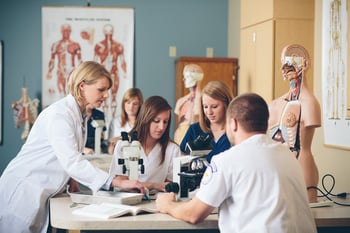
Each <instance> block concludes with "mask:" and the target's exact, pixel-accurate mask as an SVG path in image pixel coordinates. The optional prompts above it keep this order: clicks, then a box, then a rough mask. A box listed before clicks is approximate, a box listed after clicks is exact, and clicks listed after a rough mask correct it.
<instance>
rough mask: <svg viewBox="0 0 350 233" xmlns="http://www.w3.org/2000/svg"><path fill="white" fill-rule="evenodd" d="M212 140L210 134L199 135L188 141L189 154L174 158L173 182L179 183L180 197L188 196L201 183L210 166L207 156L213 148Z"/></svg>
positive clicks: (187, 149) (187, 151) (187, 152)
mask: <svg viewBox="0 0 350 233" xmlns="http://www.w3.org/2000/svg"><path fill="white" fill-rule="evenodd" d="M211 141H212V136H211V135H210V134H209V135H207V136H203V135H199V136H198V137H197V138H196V139H195V140H193V141H191V142H187V144H186V149H185V151H186V154H187V155H184V156H180V157H176V158H174V162H173V182H174V183H177V184H179V188H178V189H177V190H178V194H177V195H178V198H180V199H181V198H188V197H189V192H192V191H194V190H195V189H197V187H198V186H199V185H200V183H201V180H202V177H203V174H204V172H205V170H206V168H207V167H208V166H209V162H208V161H207V159H206V157H205V156H206V155H207V154H208V153H209V152H210V151H211V150H212V145H211ZM169 191H172V190H169Z"/></svg>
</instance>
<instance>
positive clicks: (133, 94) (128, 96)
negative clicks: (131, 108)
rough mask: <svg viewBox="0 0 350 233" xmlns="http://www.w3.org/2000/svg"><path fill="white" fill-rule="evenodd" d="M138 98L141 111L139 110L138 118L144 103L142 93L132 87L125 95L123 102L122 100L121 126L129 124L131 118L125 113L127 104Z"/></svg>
mask: <svg viewBox="0 0 350 233" xmlns="http://www.w3.org/2000/svg"><path fill="white" fill-rule="evenodd" d="M135 97H136V98H138V99H139V104H140V106H139V109H138V110H137V113H136V116H137V115H138V114H139V112H140V108H141V105H142V103H143V95H142V92H141V90H140V89H139V88H136V87H132V88H129V89H128V90H127V91H126V92H125V93H124V95H123V100H122V111H121V114H120V115H121V125H122V126H124V125H125V124H126V122H128V120H129V117H128V114H127V113H126V111H125V103H126V102H128V101H129V100H131V99H132V98H135Z"/></svg>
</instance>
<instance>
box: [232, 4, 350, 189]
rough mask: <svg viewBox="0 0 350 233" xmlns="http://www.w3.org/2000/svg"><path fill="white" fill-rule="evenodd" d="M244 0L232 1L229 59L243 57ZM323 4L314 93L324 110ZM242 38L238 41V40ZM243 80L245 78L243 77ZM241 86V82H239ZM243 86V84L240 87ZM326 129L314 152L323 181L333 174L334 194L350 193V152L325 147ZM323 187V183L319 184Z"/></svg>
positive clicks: (317, 19)
mask: <svg viewBox="0 0 350 233" xmlns="http://www.w3.org/2000/svg"><path fill="white" fill-rule="evenodd" d="M239 2H240V0H229V19H230V21H232V20H235V22H230V23H229V25H228V26H229V29H228V41H229V45H228V48H229V51H228V54H229V56H235V57H239V52H237V51H239V31H240V30H239V15H240V14H239V6H240V4H239ZM321 23H322V1H319V0H315V38H316V39H315V42H314V58H315V59H314V61H313V64H314V93H315V96H316V98H317V99H318V100H319V101H320V103H321V107H322V83H321V82H322V68H321V65H322V57H321V56H322V40H321V38H322V25H321ZM237 38H238V39H237ZM239 78H242V77H239ZM238 83H239V80H238ZM238 85H239V84H238ZM323 142H324V134H323V128H322V127H320V128H318V129H317V130H316V133H315V137H314V140H313V145H312V150H313V154H314V157H315V160H316V163H317V165H318V168H319V174H320V182H321V180H322V177H323V176H324V175H325V174H327V173H329V174H332V175H333V176H334V178H335V181H336V184H335V187H334V191H333V193H339V192H350V168H349V166H350V151H348V150H342V149H337V148H331V147H326V146H324V144H323ZM319 187H321V184H320V185H319Z"/></svg>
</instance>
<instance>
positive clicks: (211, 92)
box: [199, 80, 233, 133]
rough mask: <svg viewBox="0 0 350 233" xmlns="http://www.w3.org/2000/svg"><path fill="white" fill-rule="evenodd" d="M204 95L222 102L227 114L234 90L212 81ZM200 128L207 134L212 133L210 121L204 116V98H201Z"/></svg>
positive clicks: (205, 88) (204, 90) (203, 92)
mask: <svg viewBox="0 0 350 233" xmlns="http://www.w3.org/2000/svg"><path fill="white" fill-rule="evenodd" d="M204 94H205V95H208V96H209V97H211V98H213V99H215V100H219V101H221V102H222V103H223V104H224V111H225V114H226V111H227V107H228V105H229V104H230V102H231V100H232V99H233V93H232V90H231V89H230V87H229V86H228V85H227V84H226V83H224V82H222V81H219V80H214V81H210V82H208V83H207V84H206V85H205V87H204V88H203V90H202V96H203V95H204ZM199 126H200V127H201V129H202V130H203V131H204V132H206V133H209V132H210V131H211V130H210V121H209V119H208V118H207V117H206V116H205V114H204V110H203V99H202V98H201V110H200V112H199Z"/></svg>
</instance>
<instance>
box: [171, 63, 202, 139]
mask: <svg viewBox="0 0 350 233" xmlns="http://www.w3.org/2000/svg"><path fill="white" fill-rule="evenodd" d="M183 77H184V84H185V87H186V88H189V91H190V93H188V94H187V95H185V96H183V97H181V98H180V99H178V100H177V101H176V105H175V110H174V112H175V114H176V115H177V116H178V117H177V120H178V128H177V129H176V130H175V133H174V141H175V142H176V143H178V144H180V143H181V141H182V139H183V137H184V135H185V133H186V131H187V129H188V127H189V126H190V124H192V123H194V122H197V121H198V116H199V110H200V97H201V91H200V85H199V84H200V81H202V80H203V70H202V68H201V67H200V66H199V65H196V64H188V65H186V66H185V68H184V70H183Z"/></svg>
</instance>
